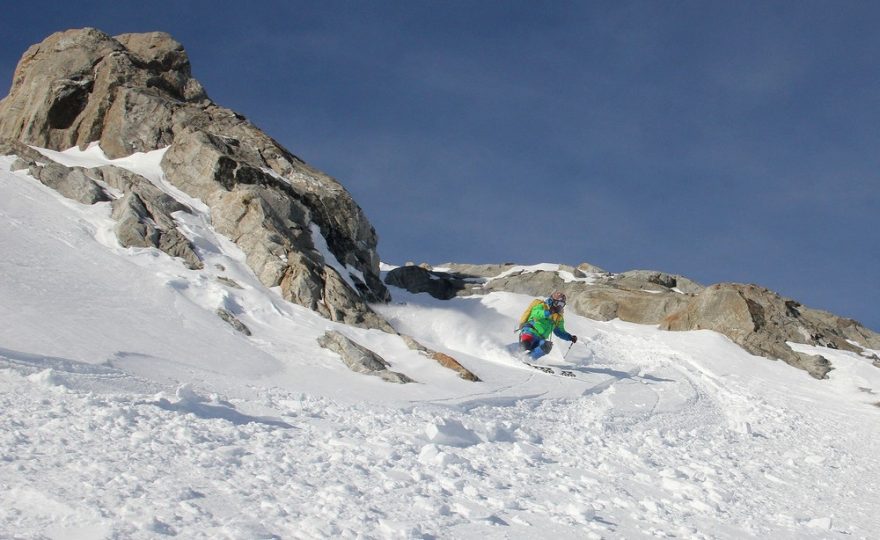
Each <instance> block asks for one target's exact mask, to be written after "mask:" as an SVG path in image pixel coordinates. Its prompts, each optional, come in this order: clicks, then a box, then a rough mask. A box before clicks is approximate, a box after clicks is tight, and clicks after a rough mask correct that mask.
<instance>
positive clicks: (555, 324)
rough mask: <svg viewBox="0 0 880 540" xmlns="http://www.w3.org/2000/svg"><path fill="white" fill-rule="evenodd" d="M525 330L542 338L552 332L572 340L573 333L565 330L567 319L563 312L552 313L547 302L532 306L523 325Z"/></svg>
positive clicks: (545, 337) (547, 336)
mask: <svg viewBox="0 0 880 540" xmlns="http://www.w3.org/2000/svg"><path fill="white" fill-rule="evenodd" d="M523 332H528V333H530V334H532V335H533V336H537V337H539V338H541V339H547V338H549V337H550V333H551V332H552V333H554V334H556V335H557V336H559V337H561V338H562V339H565V340H568V341H571V334H569V333H568V332H566V331H565V319H564V318H563V316H562V314H561V313H551V312H550V308H549V306H547V303H546V302H540V303H538V304H536V305H535V306H534V307H532V310H531V311H530V312H529V316H528V319H527V320H526V323H525V325H524V326H523Z"/></svg>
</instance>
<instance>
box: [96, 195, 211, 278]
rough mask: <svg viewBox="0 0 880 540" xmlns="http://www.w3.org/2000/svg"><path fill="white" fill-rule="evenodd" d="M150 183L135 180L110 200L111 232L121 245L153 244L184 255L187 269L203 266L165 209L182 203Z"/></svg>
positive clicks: (177, 255) (167, 251)
mask: <svg viewBox="0 0 880 540" xmlns="http://www.w3.org/2000/svg"><path fill="white" fill-rule="evenodd" d="M168 199H170V197H167V195H166V194H165V193H163V192H161V191H159V190H158V189H156V188H155V187H153V186H148V185H144V184H139V185H138V184H136V185H134V186H132V188H131V189H130V190H129V191H128V192H127V193H126V194H125V195H124V196H123V197H121V198H119V199H117V200H115V201H113V213H112V214H111V215H112V217H113V218H114V219H115V220H116V226H115V227H114V232H115V233H116V237H117V239H118V240H119V243H120V244H121V245H122V246H123V247H155V248H158V249H160V250H161V251H163V252H165V253H167V254H169V255H171V256H172V257H179V258H181V259H183V263H184V264H185V265H186V266H187V267H188V268H190V269H201V268H203V267H204V264H203V263H202V261H201V259H199V256H198V255H197V254H196V252H195V248H194V247H193V245H192V243H191V242H190V241H189V240H188V239H187V238H186V237H185V236H184V235H183V234H182V233H181V232H180V231H179V230H178V229H177V228H176V226H175V224H174V220H173V218H172V217H171V215H170V212H168V210H173V211H177V210H178V209H183V208H185V207H183V206H182V205H180V204H179V203H177V201H174V200H173V199H171V201H168Z"/></svg>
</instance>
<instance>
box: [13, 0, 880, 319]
mask: <svg viewBox="0 0 880 540" xmlns="http://www.w3.org/2000/svg"><path fill="white" fill-rule="evenodd" d="M15 4H16V5H14V6H7V7H4V8H3V13H4V15H5V16H4V17H3V18H2V19H0V35H2V36H3V37H2V41H3V47H2V48H0V77H3V78H4V79H5V80H6V81H7V82H6V83H2V80H0V85H2V84H6V85H8V84H10V83H11V78H12V71H13V69H14V66H15V63H16V62H17V60H18V58H19V57H20V56H21V53H22V52H23V51H24V50H25V49H26V48H27V47H28V46H29V45H31V44H33V43H36V42H39V41H40V40H42V39H43V38H44V37H46V36H47V35H49V34H50V33H52V32H54V31H57V30H62V29H67V28H75V27H83V26H94V27H97V28H100V29H101V30H104V31H105V32H107V33H109V34H119V33H124V32H140V31H150V30H163V31H167V32H169V33H171V34H172V35H173V36H174V37H175V38H176V39H178V40H179V41H180V42H181V43H183V44H184V46H185V47H186V49H187V51H188V53H189V55H190V58H191V60H192V63H193V73H194V75H195V76H196V77H197V78H198V79H199V80H200V81H201V82H202V83H203V85H204V86H205V88H206V89H207V91H208V93H209V95H210V96H211V97H212V98H213V99H214V100H215V101H216V102H217V103H219V104H221V105H224V106H226V107H229V108H232V109H234V110H236V111H238V112H240V113H242V114H244V115H245V116H247V117H248V118H249V119H250V120H251V121H253V122H254V123H255V124H256V125H258V126H259V127H261V128H262V129H263V130H265V131H266V132H267V133H268V134H269V135H271V136H273V137H274V138H275V139H277V140H278V141H279V142H280V143H281V144H282V145H284V146H285V147H287V148H288V149H289V150H291V151H292V152H294V153H295V154H297V155H298V156H300V157H301V158H303V159H305V160H306V161H307V162H309V163H311V164H312V165H314V166H316V167H318V168H320V169H322V170H324V171H325V172H327V173H329V174H331V175H333V176H334V177H336V178H338V179H339V180H340V181H341V182H342V183H343V184H344V185H345V186H346V187H347V188H348V189H349V191H351V192H352V194H353V195H354V196H355V198H356V199H357V201H358V202H359V203H360V204H361V206H362V207H363V208H364V209H365V211H366V213H367V215H368V217H369V218H370V220H371V221H372V223H373V224H374V225H375V227H376V229H377V231H378V233H379V236H380V244H379V251H380V254H381V255H382V258H383V260H386V261H387V262H391V263H398V264H400V263H403V262H404V261H409V260H411V261H415V262H422V261H427V262H431V263H434V264H437V263H442V262H447V261H456V262H479V263H482V262H505V261H513V262H518V263H537V262H560V263H567V264H577V263H579V262H582V261H588V262H590V263H593V264H596V265H598V266H601V267H603V268H606V269H608V270H611V271H624V270H629V269H656V270H663V271H666V272H671V273H679V274H683V275H685V276H688V277H690V278H692V279H695V280H697V281H700V282H702V283H705V284H709V283H715V282H721V281H736V282H746V283H757V284H759V285H763V286H766V287H768V288H771V289H773V290H776V291H778V292H780V293H781V294H783V295H785V296H789V297H792V298H795V299H797V300H799V301H801V302H802V303H804V304H805V305H807V306H810V307H816V308H820V309H826V310H829V311H832V312H834V313H837V314H840V315H843V316H848V317H853V318H856V319H858V320H860V321H862V322H863V323H865V324H866V325H868V326H869V327H872V328H873V329H875V330H880V310H878V305H880V286H878V277H880V231H878V229H880V220H878V218H877V212H878V208H880V69H878V64H877V58H878V57H880V33H878V32H877V31H876V29H877V28H878V27H880V5H878V4H875V3H871V2H769V1H762V2H688V1H676V2H672V1H668V2H667V1H655V2H562V1H554V2H538V1H532V2H418V1H406V2H332V1H331V2H328V1H322V2H248V3H245V2H225V1H219V2H186V1H181V2H146V3H145V2H137V3H134V2H126V1H116V2H65V3H54V2H52V3H48V2H46V3H43V2H28V3H24V2H20V3H15ZM41 4H42V5H41ZM7 88H8V86H7Z"/></svg>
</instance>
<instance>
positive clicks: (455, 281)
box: [385, 266, 468, 300]
mask: <svg viewBox="0 0 880 540" xmlns="http://www.w3.org/2000/svg"><path fill="white" fill-rule="evenodd" d="M385 283H386V284H388V285H391V286H394V287H399V288H401V289H406V290H407V291H409V292H411V293H420V292H426V293H428V294H430V295H431V296H433V297H434V298H438V299H440V300H449V299H450V298H455V297H456V295H458V293H459V292H460V291H463V290H465V289H466V288H467V287H468V276H466V275H463V274H456V273H451V272H435V271H433V270H428V269H426V268H423V267H421V266H401V267H398V268H395V269H394V270H391V271H390V272H388V275H387V276H386V277H385Z"/></svg>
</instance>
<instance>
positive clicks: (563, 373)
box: [523, 362, 577, 379]
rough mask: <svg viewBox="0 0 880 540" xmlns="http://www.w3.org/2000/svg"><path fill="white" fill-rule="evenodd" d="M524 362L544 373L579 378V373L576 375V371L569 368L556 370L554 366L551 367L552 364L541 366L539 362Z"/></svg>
mask: <svg viewBox="0 0 880 540" xmlns="http://www.w3.org/2000/svg"><path fill="white" fill-rule="evenodd" d="M523 364H525V365H527V366H529V367H531V368H534V369H537V370H538V371H542V372H544V373H546V374H548V375H559V376H560V377H568V378H572V379H573V378H577V375H575V373H574V371H571V370H568V369H559V370H556V369H553V368H552V367H550V366H541V365H538V364H532V363H529V362H523Z"/></svg>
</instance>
